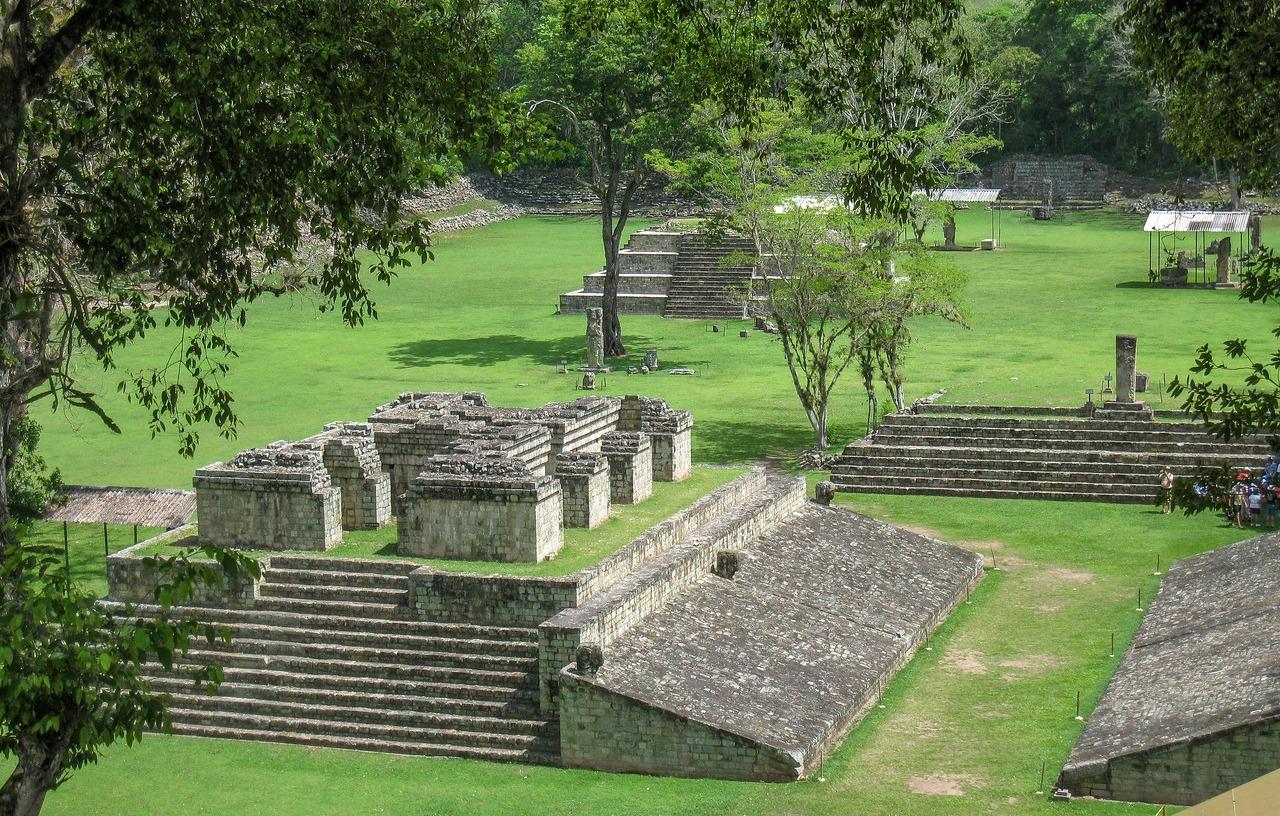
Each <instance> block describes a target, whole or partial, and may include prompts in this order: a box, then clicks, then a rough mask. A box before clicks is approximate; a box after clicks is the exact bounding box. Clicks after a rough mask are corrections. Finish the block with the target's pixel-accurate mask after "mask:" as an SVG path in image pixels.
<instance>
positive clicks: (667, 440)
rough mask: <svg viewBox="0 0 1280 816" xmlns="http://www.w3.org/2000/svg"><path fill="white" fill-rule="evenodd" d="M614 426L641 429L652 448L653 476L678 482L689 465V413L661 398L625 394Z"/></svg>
mask: <svg viewBox="0 0 1280 816" xmlns="http://www.w3.org/2000/svg"><path fill="white" fill-rule="evenodd" d="M618 430H620V431H641V432H643V433H645V434H647V435H648V436H649V439H650V446H651V447H652V449H653V454H652V456H653V478H654V479H655V480H656V481H660V482H679V481H681V480H683V479H685V478H687V477H688V475H689V471H690V469H691V468H692V466H693V444H692V438H693V415H692V414H690V413H689V412H688V411H679V410H676V409H674V408H671V407H670V406H669V405H667V403H666V402H665V401H664V400H659V399H652V398H649V397H641V396H638V395H635V394H628V395H627V396H626V397H624V398H623V400H622V407H621V409H620V411H619V413H618Z"/></svg>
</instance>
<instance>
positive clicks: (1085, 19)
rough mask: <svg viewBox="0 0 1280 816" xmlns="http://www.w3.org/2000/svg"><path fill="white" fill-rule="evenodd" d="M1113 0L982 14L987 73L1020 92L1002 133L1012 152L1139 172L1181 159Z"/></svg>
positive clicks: (1049, 0)
mask: <svg viewBox="0 0 1280 816" xmlns="http://www.w3.org/2000/svg"><path fill="white" fill-rule="evenodd" d="M1115 8H1116V6H1115V4H1114V3H1113V2H1112V0H1029V2H1027V3H1026V4H1025V6H1024V7H1023V6H1021V5H1013V4H1006V5H1003V6H997V7H994V8H992V9H988V10H986V11H984V12H980V13H979V14H977V15H975V21H974V27H975V28H976V29H978V30H979V31H981V32H982V38H983V42H982V45H981V46H980V49H979V53H980V54H982V55H983V57H982V64H981V65H980V67H979V70H980V71H981V72H983V73H986V74H988V75H990V76H991V77H993V78H994V79H995V81H996V82H998V83H999V84H1001V85H1003V86H1004V87H1005V88H1006V89H1007V90H1009V91H1011V92H1012V93H1013V94H1014V102H1013V104H1012V105H1011V106H1010V111H1009V121H1007V122H1006V123H1005V124H1002V125H1001V126H1000V128H999V136H1000V138H1001V139H1002V140H1003V141H1004V145H1005V149H1006V150H1007V151H1008V152H1012V153H1016V152H1032V153H1048V154H1056V155H1062V154H1070V153H1086V154H1089V155H1091V156H1094V157H1095V158H1097V159H1099V160H1101V161H1105V162H1108V163H1110V164H1113V165H1116V166H1119V167H1122V168H1125V169H1127V170H1131V171H1136V172H1150V171H1152V170H1153V169H1168V168H1171V167H1173V166H1175V165H1176V163H1177V156H1176V153H1175V152H1174V151H1173V150H1172V149H1171V148H1170V146H1169V145H1168V144H1167V143H1166V142H1165V141H1164V139H1163V138H1162V135H1161V134H1162V129H1163V127H1164V121H1163V119H1162V117H1161V115H1160V111H1159V109H1158V108H1157V106H1156V104H1155V102H1154V101H1153V100H1152V98H1151V96H1150V95H1149V94H1148V93H1147V91H1146V88H1145V87H1144V83H1143V81H1142V78H1141V77H1139V76H1137V75H1136V74H1135V73H1134V72H1133V70H1132V68H1131V67H1130V65H1129V63H1130V57H1129V54H1128V46H1127V44H1126V43H1125V42H1124V40H1123V39H1122V38H1121V37H1119V36H1118V35H1117V33H1116V30H1115Z"/></svg>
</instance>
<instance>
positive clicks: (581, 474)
mask: <svg viewBox="0 0 1280 816" xmlns="http://www.w3.org/2000/svg"><path fill="white" fill-rule="evenodd" d="M556 478H557V479H559V480H560V493H561V498H560V502H561V505H562V507H563V509H564V526H565V527H586V528H587V529H594V528H596V527H599V526H600V525H601V524H604V523H605V522H606V521H608V519H609V492H610V486H609V460H608V458H607V457H605V455H604V454H602V453H562V454H560V455H559V456H557V457H556Z"/></svg>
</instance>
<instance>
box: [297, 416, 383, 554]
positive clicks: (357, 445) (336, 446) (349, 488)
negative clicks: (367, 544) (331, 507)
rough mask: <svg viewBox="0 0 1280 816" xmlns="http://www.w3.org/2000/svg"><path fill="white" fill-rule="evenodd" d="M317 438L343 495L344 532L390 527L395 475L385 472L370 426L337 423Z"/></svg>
mask: <svg viewBox="0 0 1280 816" xmlns="http://www.w3.org/2000/svg"><path fill="white" fill-rule="evenodd" d="M313 439H315V441H316V443H317V444H318V445H319V447H320V449H321V457H322V460H323V462H324V467H325V470H327V471H328V472H329V478H331V479H332V480H333V482H334V484H336V485H337V486H338V489H339V490H340V491H341V493H342V529H344V530H376V529H378V528H379V527H384V526H386V525H387V524H388V523H389V522H390V521H391V474H390V473H389V472H387V471H384V470H383V469H382V460H381V458H380V457H379V456H378V449H377V448H376V447H375V446H374V444H373V431H372V429H371V428H370V427H369V425H367V424H365V423H358V422H350V423H348V422H334V423H330V424H328V425H326V426H325V432H324V433H322V434H319V435H318V436H317V437H313Z"/></svg>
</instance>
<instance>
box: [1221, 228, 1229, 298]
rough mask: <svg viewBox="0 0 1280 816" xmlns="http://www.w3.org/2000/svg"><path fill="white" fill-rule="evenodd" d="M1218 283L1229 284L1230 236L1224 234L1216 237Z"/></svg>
mask: <svg viewBox="0 0 1280 816" xmlns="http://www.w3.org/2000/svg"><path fill="white" fill-rule="evenodd" d="M1218 285H1219V286H1230V285H1231V238H1230V237H1229V236H1226V235H1224V236H1222V237H1221V238H1219V239H1218Z"/></svg>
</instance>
